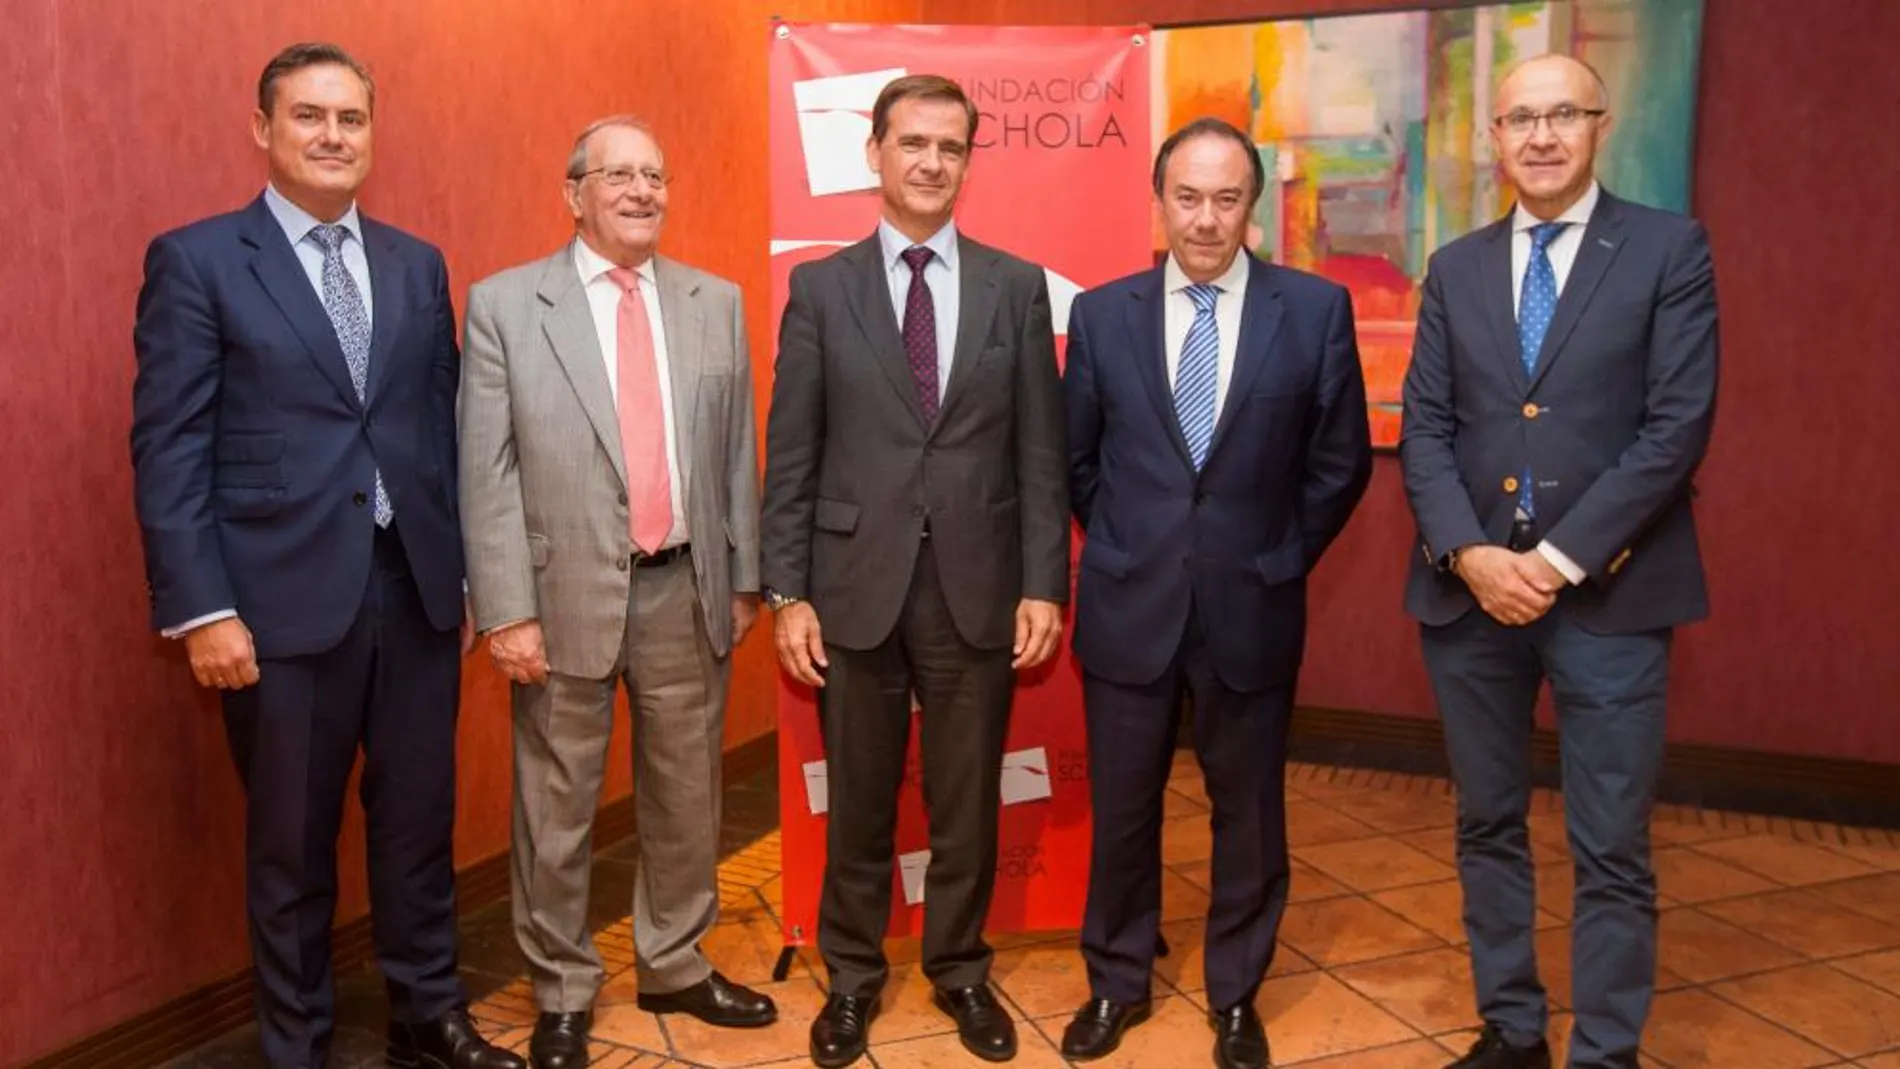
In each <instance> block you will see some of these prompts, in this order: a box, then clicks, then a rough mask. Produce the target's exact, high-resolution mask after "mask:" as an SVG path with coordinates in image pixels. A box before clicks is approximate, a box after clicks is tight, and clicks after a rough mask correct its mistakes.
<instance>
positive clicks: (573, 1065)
mask: <svg viewBox="0 0 1900 1069" xmlns="http://www.w3.org/2000/svg"><path fill="white" fill-rule="evenodd" d="M593 1027H594V1015H593V1014H591V1013H588V1012H586V1011H585V1010H583V1011H582V1012H580V1013H544V1014H542V1015H541V1016H539V1017H537V1018H535V1021H534V1038H533V1039H530V1040H528V1062H529V1063H530V1064H531V1065H533V1066H534V1069H581V1067H582V1066H584V1065H586V1064H587V1033H588V1032H589V1031H591V1030H592V1029H593Z"/></svg>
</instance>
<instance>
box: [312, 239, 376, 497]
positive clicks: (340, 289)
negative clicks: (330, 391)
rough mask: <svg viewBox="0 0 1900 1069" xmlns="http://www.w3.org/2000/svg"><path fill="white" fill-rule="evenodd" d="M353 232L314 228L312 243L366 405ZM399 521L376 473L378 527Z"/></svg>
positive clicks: (364, 319)
mask: <svg viewBox="0 0 1900 1069" xmlns="http://www.w3.org/2000/svg"><path fill="white" fill-rule="evenodd" d="M349 235H350V232H349V230H347V229H346V228H344V227H341V226H337V225H335V224H332V223H319V224H318V225H316V226H313V227H311V228H310V240H312V241H314V242H316V243H317V245H318V247H319V248H321V249H322V250H323V310H324V311H325V312H328V313H329V315H330V327H331V329H333V330H335V331H336V340H337V344H338V345H341V346H342V347H343V360H344V362H345V363H347V364H349V366H350V384H351V385H352V386H355V387H356V399H357V400H358V401H365V399H366V398H367V396H368V394H367V390H368V386H369V338H370V331H369V310H368V309H366V308H364V307H363V294H362V292H361V291H359V290H358V289H357V288H356V279H354V278H352V277H350V272H349V269H348V268H346V267H344V266H343V241H344V239H345V238H347V237H349ZM395 518H396V510H395V508H394V507H393V506H392V505H390V503H389V494H388V492H386V491H385V490H384V489H383V473H382V472H381V471H378V472H377V473H376V526H378V527H388V526H389V522H390V521H391V520H393V519H395Z"/></svg>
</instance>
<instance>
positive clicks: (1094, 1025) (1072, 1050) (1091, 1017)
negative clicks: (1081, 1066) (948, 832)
mask: <svg viewBox="0 0 1900 1069" xmlns="http://www.w3.org/2000/svg"><path fill="white" fill-rule="evenodd" d="M1152 1012H1154V1003H1152V1002H1150V1001H1149V1000H1147V999H1142V1000H1141V1001H1140V1002H1116V1001H1114V1000H1113V999H1105V998H1098V999H1090V1000H1089V1001H1088V1003H1087V1004H1086V1005H1084V1006H1083V1007H1082V1008H1081V1009H1079V1010H1077V1011H1075V1017H1074V1018H1072V1019H1071V1020H1070V1021H1069V1027H1067V1028H1064V1029H1063V1030H1062V1054H1063V1056H1064V1057H1067V1058H1074V1059H1075V1060H1076V1061H1080V1062H1085V1061H1088V1060H1090V1059H1091V1058H1101V1057H1106V1056H1107V1055H1110V1054H1113V1053H1115V1048H1116V1047H1119V1046H1121V1045H1122V1033H1123V1032H1126V1031H1128V1030H1129V1029H1130V1028H1133V1027H1135V1026H1136V1025H1138V1024H1140V1023H1141V1022H1143V1021H1145V1020H1147V1019H1148V1015H1149V1014H1150V1013H1152Z"/></svg>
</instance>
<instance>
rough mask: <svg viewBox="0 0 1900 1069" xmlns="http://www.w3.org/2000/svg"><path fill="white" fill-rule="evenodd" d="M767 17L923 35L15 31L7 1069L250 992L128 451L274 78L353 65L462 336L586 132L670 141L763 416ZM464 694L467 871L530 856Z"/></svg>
mask: <svg viewBox="0 0 1900 1069" xmlns="http://www.w3.org/2000/svg"><path fill="white" fill-rule="evenodd" d="M774 13H778V14H782V15H784V16H786V17H788V18H824V19H849V20H882V21H899V22H902V21H916V19H917V18H918V14H919V12H918V8H917V5H916V3H915V2H914V0H883V2H880V0H858V2H830V3H825V2H776V3H771V4H768V3H766V2H764V0H743V2H733V0H722V2H720V3H689V2H684V0H667V2H657V0H656V2H647V0H641V2H637V3H609V4H601V3H598V2H582V0H535V2H530V0H515V2H511V3H483V4H469V3H463V2H458V0H406V2H404V3H400V4H391V3H380V2H376V0H328V2H323V3H318V2H315V0H296V2H291V3H276V4H257V3H238V2H214V0H200V2H192V3H187V2H183V0H175V2H167V3H150V4H145V3H139V4H127V3H121V2H117V0H0V25H4V26H5V27H6V33H5V34H4V35H0V68H3V69H5V70H6V71H7V76H6V77H5V78H4V79H0V131H4V134H5V140H4V144H5V145H6V146H7V149H8V151H7V153H6V155H7V166H6V169H5V172H6V173H5V181H6V184H7V189H8V192H9V194H10V195H9V196H8V197H7V205H8V210H7V211H6V215H7V216H8V217H9V220H10V222H9V225H8V226H7V227H6V228H5V237H4V238H0V242H4V246H5V248H6V253H5V255H4V256H0V294H4V296H3V297H0V344H4V346H5V356H4V360H0V456H3V457H4V458H5V459H4V463H5V465H6V469H7V472H8V475H9V479H8V486H7V491H6V493H5V495H4V498H0V530H4V531H5V532H6V536H5V537H4V539H0V621H4V622H0V679H6V680H8V681H9V682H10V684H11V687H10V695H11V696H10V697H9V698H8V699H7V700H6V703H5V708H4V716H5V721H4V722H5V724H6V734H5V741H4V743H0V814H4V816H5V825H4V826H5V830H4V831H3V832H0V873H4V874H5V875H6V880H7V885H8V886H7V891H6V899H7V901H6V906H5V908H4V910H0V1066H4V1065H16V1064H20V1063H22V1062H24V1061H26V1060H27V1059H29V1058H32V1057H35V1056H37V1055H39V1054H42V1053H45V1052H47V1051H50V1050H52V1049H54V1048H57V1047H59V1046H61V1045H63V1044H65V1043H67V1042H70V1041H72V1040H75V1039H78V1038H80V1037H82V1036H85V1035H87V1034H90V1033H91V1032H94V1031H96V1030H98V1029H100V1028H103V1027H105V1026H108V1025H110V1024H113V1023H116V1022H118V1021H120V1020H123V1019H125V1018H127V1017H130V1016H132V1015H134V1014H137V1013H139V1012H142V1011H144V1010H147V1009H150V1008H152V1007H153V1006H156V1005H158V1004H159V1003H161V1002H163V1001H165V1000H167V999H169V998H172V997H175V996H177V995H180V994H183V993H184V992H187V991H189V990H191V989H193V988H195V987H197V986H199V985H200V984H203V983H205V982H206V981H209V980H212V979H215V978H218V977H221V976H224V975H228V974H229V973H230V972H232V971H233V970H235V969H238V968H240V967H242V966H243V965H244V964H245V963H246V962H247V960H248V956H247V952H246V949H245V944H244V925H243V908H242V906H243V899H242V893H243V892H242V883H243V874H242V858H241V836H242V817H241V812H242V810H241V796H240V792H239V789H238V784H237V779H236V776H235V775H234V774H233V772H232V770H231V766H230V761H229V759H228V757H227V755H226V753H225V748H224V741H223V731H222V728H221V726H220V722H219V716H218V712H217V707H216V703H215V702H214V701H212V700H210V699H209V698H208V697H206V696H205V695H203V694H201V693H199V692H198V691H197V689H196V688H195V687H193V686H192V685H191V683H190V679H189V672H188V670H187V669H186V667H185V665H184V662H183V659H182V657H181V656H180V653H179V650H178V649H177V648H175V647H174V646H172V645H171V644H169V643H166V642H163V641H162V640H159V639H157V638H155V637H153V636H152V635H151V633H150V632H149V631H148V630H147V628H146V611H147V610H146V606H145V604H144V596H143V582H144V577H143V572H142V565H141V561H140V554H139V545H138V532H137V527H136V525H135V523H134V519H133V512H132V505H131V478H130V471H129V463H128V460H127V441H126V434H127V429H128V426H129V420H130V390H131V380H132V369H133V360H132V347H131V329H132V305H133V298H134V295H135V294H136V292H137V289H138V285H139V281H140V262H141V257H142V255H143V252H144V248H145V244H146V242H147V241H148V240H149V239H150V238H151V237H152V236H153V235H155V234H157V233H158V232H159V231H161V230H164V229H167V228H170V227H173V226H177V225H179V224H181V223H184V222H187V221H189V220H192V219H195V218H198V217H200V216H204V215H208V214H211V213H214V212H219V211H225V210H228V209H230V208H234V207H237V206H239V205H242V204H243V203H244V202H245V201H246V200H248V199H249V198H251V197H253V196H255V195H256V193H257V191H258V190H259V189H260V188H261V185H262V182H263V180H264V170H263V166H262V161H261V159H260V158H259V157H258V154H257V153H256V152H255V150H254V149H253V148H252V147H251V145H250V136H249V133H248V129H249V122H250V119H249V115H250V111H251V108H252V106H253V105H252V103H251V101H254V100H255V85H256V79H257V74H258V71H259V70H260V69H261V68H262V67H263V65H264V62H265V61H266V60H267V59H268V58H269V57H270V55H271V54H272V53H273V52H275V51H276V50H277V49H278V48H280V47H282V46H283V45H285V44H288V43H290V42H292V41H296V40H303V39H328V40H334V41H336V42H337V43H339V44H342V45H344V46H345V47H346V48H349V49H350V50H351V51H353V52H354V53H356V54H357V56H358V57H359V58H361V59H362V60H364V61H365V62H366V63H368V64H369V66H370V67H371V68H372V70H373V72H374V73H375V75H376V78H377V81H378V95H377V116H376V120H377V123H376V124H377V154H376V163H375V170H374V173H373V174H372V176H371V179H370V184H369V186H368V188H367V190H366V193H365V196H364V204H365V208H366V210H367V211H368V212H369V213H371V214H373V215H375V216H376V217H378V218H381V219H383V220H385V221H387V222H390V223H393V224H395V225H397V226H400V227H403V228H405V229H408V230H410V231H411V232H413V233H416V234H419V235H421V236H423V237H425V238H427V239H429V240H432V241H434V242H436V243H437V244H439V245H441V246H442V247H443V249H444V251H445V252H446V253H447V256H448V262H449V270H450V273H451V285H452V287H453V291H454V293H455V295H456V300H457V305H458V308H459V306H460V304H461V303H462V298H463V296H464V294H465V292H466V288H467V286H468V285H469V284H470V283H471V282H473V281H475V280H476V279H478V278H480V277H482V276H484V275H486V274H489V273H490V272H493V271H496V270H498V269H500V268H502V267H505V266H508V265H510V264H513V263H517V262H520V261H522V260H525V259H528V258H530V257H537V256H542V255H545V254H546V253H548V252H550V251H552V250H553V249H554V248H555V246H556V245H557V244H558V243H560V242H561V241H563V240H565V238H566V236H567V234H568V233H569V230H570V224H568V223H567V222H565V219H566V216H565V209H564V208H563V206H562V204H561V202H560V199H559V187H560V176H561V173H562V168H563V167H564V166H565V163H566V158H567V151H568V148H569V146H570V145H571V143H572V139H573V136H574V133H575V131H576V130H578V129H579V128H580V127H581V126H582V125H584V124H585V123H586V122H587V121H589V120H591V119H594V118H597V117H599V116H601V115H605V114H609V113H613V112H617V111H635V112H638V113H641V114H644V115H646V116H647V117H648V118H650V120H651V121H652V122H653V123H654V125H655V127H656V128H657V132H658V134H659V136H660V140H661V143H662V145H663V146H664V147H665V148H666V149H667V150H668V162H669V164H670V165H671V167H672V168H673V169H674V170H675V171H677V172H678V174H679V184H678V185H677V186H676V187H675V189H674V195H673V202H672V218H671V220H670V221H669V224H668V233H667V237H666V239H665V241H664V243H663V248H664V249H665V251H667V252H668V253H670V254H671V255H673V256H676V257H678V258H680V259H683V260H686V261H689V262H692V263H694V264H697V265H699V266H701V267H704V268H706V269H708V270H711V271H714V272H716V273H719V274H723V275H726V276H727V277H730V278H734V279H736V280H738V281H739V282H740V283H741V284H742V285H744V287H745V289H746V292H747V296H748V303H747V311H748V313H749V326H750V328H751V335H752V340H753V350H754V360H755V366H756V367H757V368H758V369H759V374H758V376H757V380H758V382H759V385H760V387H761V389H764V388H766V387H767V386H768V380H767V379H766V373H767V369H769V366H770V356H771V351H772V338H773V337H774V334H775V330H774V325H773V324H771V323H768V322H766V316H767V314H768V313H767V300H768V295H767V285H768V280H767V277H766V271H765V248H766V240H767V231H766V205H765V183H764V177H763V169H762V167H761V160H760V156H759V153H760V152H761V151H763V145H764V143H765V122H764V117H763V110H764V99H765V47H766V34H767V19H768V18H769V17H770V16H771V15H772V14H774ZM760 412H761V415H762V414H763V407H762V406H761V409H760ZM464 678H465V683H466V695H467V700H466V701H465V703H464V707H463V711H462V731H461V764H460V794H461V807H460V820H459V822H458V826H457V829H456V857H457V861H458V862H459V863H461V864H467V863H469V862H471V861H474V860H478V859H480V858H483V857H487V856H491V855H493V854H495V853H497V852H499V851H502V850H505V849H506V848H507V842H508V795H509V789H510V763H509V753H508V710H507V703H506V695H505V690H504V687H503V686H502V684H501V680H500V677H499V676H498V675H497V674H496V673H494V672H493V671H492V670H491V669H490V667H489V666H488V664H487V661H486V655H485V654H480V655H478V657H477V658H476V659H473V660H471V661H470V662H469V667H468V669H467V671H466V672H465V676H464ZM774 682H775V677H774V675H773V669H772V661H771V656H770V651H769V649H768V644H767V643H766V642H764V641H761V636H755V637H754V639H753V640H752V641H750V642H748V643H747V645H746V647H745V648H744V649H743V650H742V651H741V653H740V658H739V664H738V666H737V672H736V678H735V681H734V691H733V701H732V708H731V715H730V725H729V731H728V743H729V745H730V744H733V743H737V742H740V741H744V740H746V739H750V738H754V737H757V736H758V735H760V734H762V733H765V732H768V731H770V730H771V729H772V727H773V725H774V723H775V715H774V705H773V685H774ZM622 723H623V724H624V721H623V722H622ZM617 744H618V746H617V748H618V754H619V756H618V758H617V759H616V760H615V761H614V763H613V765H612V766H611V767H612V768H614V769H615V773H614V776H613V778H612V780H611V782H610V784H609V793H610V795H624V794H625V793H626V791H627V789H628V786H629V779H630V776H629V771H628V770H629V767H630V765H629V762H628V760H627V759H626V756H625V755H626V747H627V742H626V733H625V732H624V731H622V732H621V733H620V735H619V738H618V739H617ZM342 873H343V876H344V892H343V901H342V906H341V910H340V918H339V919H341V920H348V919H350V918H353V917H356V916H360V915H361V914H362V912H363V910H364V908H365V891H364V880H363V875H362V826H361V821H360V819H359V818H357V817H356V816H354V815H353V816H352V818H351V822H350V823H349V825H348V827H347V829H346V831H345V836H344V845H343V851H342Z"/></svg>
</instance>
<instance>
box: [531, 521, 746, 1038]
mask: <svg viewBox="0 0 1900 1069" xmlns="http://www.w3.org/2000/svg"><path fill="white" fill-rule="evenodd" d="M714 611H718V612H727V611H730V609H729V607H727V606H723V605H721V606H717V607H715V610H714ZM729 668H730V664H729V662H728V661H726V660H722V659H720V658H718V657H715V656H714V655H713V652H712V648H711V647H710V646H709V645H708V644H707V641H706V628H705V622H704V620H703V618H702V617H701V615H700V608H699V599H698V595H697V594H696V593H695V590H694V584H693V566H692V562H691V561H690V560H689V559H687V558H684V557H682V558H680V559H679V560H677V561H675V562H673V563H670V564H666V565H660V566H657V567H652V568H636V569H634V572H633V582H632V593H631V597H630V598H629V600H628V605H627V635H626V639H625V643H624V645H623V647H622V650H621V655H620V660H619V662H618V663H617V664H616V665H615V667H614V672H613V674H612V675H609V676H608V677H607V678H605V679H577V678H574V677H571V676H560V675H550V676H549V677H548V681H547V684H546V685H544V686H538V687H537V686H520V685H517V686H515V687H514V728H515V730H514V742H515V796H514V857H513V860H514V928H515V938H516V940H517V941H518V942H519V943H520V945H521V951H522V953H523V954H524V955H525V956H526V957H527V959H528V969H529V974H530V975H531V976H532V977H533V978H534V994H535V1001H536V1003H537V1004H538V1005H539V1006H540V1008H541V1009H542V1011H544V1012H549V1013H574V1012H579V1011H582V1010H586V1009H589V1008H591V1007H592V1005H593V1002H594V996H595V995H596V994H597V993H598V992H599V990H600V986H601V983H602V981H603V979H604V978H605V971H604V970H603V969H602V967H601V962H600V955H599V953H598V952H597V951H596V950H595V949H594V941H593V937H592V935H591V934H590V933H589V932H588V930H587V897H588V882H589V876H590V874H591V867H592V854H593V826H594V811H595V808H596V806H597V804H598V801H599V796H600V785H601V780H602V778H603V776H604V775H605V772H606V765H607V742H608V737H609V735H610V734H611V732H612V728H613V707H614V689H615V685H616V684H617V683H618V682H620V681H624V682H625V683H626V686H627V698H628V701H627V704H628V706H629V708H630V709H631V710H632V720H633V790H634V803H635V806H636V815H637V819H638V822H639V829H640V831H639V834H640V868H639V874H638V878H637V880H636V882H635V890H634V896H633V945H634V953H635V968H636V970H637V980H638V983H639V987H640V990H642V991H645V992H647V993H649V994H661V993H665V992H669V991H677V990H680V989H681V988H686V987H691V986H693V985H694V984H697V983H699V982H700V981H702V980H704V979H706V977H707V976H708V975H709V974H710V973H711V969H712V967H711V965H710V964H709V963H708V962H707V961H706V958H705V956H704V955H703V954H701V953H700V950H699V941H700V938H701V937H702V936H704V935H705V934H706V932H707V930H708V929H710V928H711V927H712V926H713V924H714V922H715V921H716V920H717V919H718V915H719V888H718V865H719V807H720V784H719V774H720V763H721V758H722V756H723V755H722V743H723V737H724V729H725V710H726V682H727V675H728V671H729Z"/></svg>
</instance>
